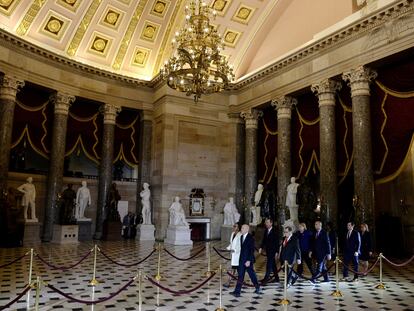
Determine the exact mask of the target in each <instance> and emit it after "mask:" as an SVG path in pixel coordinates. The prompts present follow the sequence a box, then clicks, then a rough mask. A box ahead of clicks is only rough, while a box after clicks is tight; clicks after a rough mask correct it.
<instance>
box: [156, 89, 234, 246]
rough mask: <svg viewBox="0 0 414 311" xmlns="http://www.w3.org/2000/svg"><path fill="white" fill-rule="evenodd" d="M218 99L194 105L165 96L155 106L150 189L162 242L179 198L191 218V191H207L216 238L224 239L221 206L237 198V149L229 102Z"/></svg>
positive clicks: (209, 212)
mask: <svg viewBox="0 0 414 311" xmlns="http://www.w3.org/2000/svg"><path fill="white" fill-rule="evenodd" d="M215 99H216V100H213V101H212V102H213V103H214V104H209V103H197V104H195V103H194V102H192V101H191V100H189V99H183V98H178V97H173V96H166V97H163V98H161V99H160V100H159V101H158V103H156V108H155V113H154V136H153V137H154V138H153V139H154V141H153V146H154V148H153V149H154V150H153V153H154V154H153V181H152V189H153V194H154V195H153V201H154V208H155V218H154V219H156V220H157V221H156V224H155V225H156V228H157V233H156V235H157V238H159V239H162V238H163V237H164V236H165V230H166V227H167V225H168V208H169V207H170V205H171V203H172V201H173V199H174V197H175V196H179V197H180V198H181V199H182V203H183V207H184V209H185V211H186V213H187V215H188V212H189V198H188V196H189V194H190V191H191V189H192V188H202V189H204V192H205V193H206V195H207V198H206V204H205V216H207V217H211V222H212V228H211V232H212V238H213V239H216V238H220V227H221V225H222V221H223V215H222V210H223V206H224V204H225V202H226V201H227V200H228V197H229V196H234V195H235V164H234V163H235V157H234V155H235V153H234V149H235V145H234V126H233V125H232V123H231V122H230V121H229V118H228V116H227V111H228V110H227V109H228V108H227V105H226V102H225V101H222V100H220V96H217V97H216V98H215ZM215 103H217V104H215Z"/></svg>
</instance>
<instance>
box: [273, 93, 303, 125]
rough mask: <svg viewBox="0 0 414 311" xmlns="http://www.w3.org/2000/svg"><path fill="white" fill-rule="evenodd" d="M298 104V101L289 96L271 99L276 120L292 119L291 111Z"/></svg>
mask: <svg viewBox="0 0 414 311" xmlns="http://www.w3.org/2000/svg"><path fill="white" fill-rule="evenodd" d="M297 104H298V100H297V99H296V98H294V97H291V96H281V97H279V98H276V99H273V100H272V103H271V105H272V106H273V107H275V109H276V111H277V119H278V120H279V119H290V118H292V109H293V107H294V106H295V105H297Z"/></svg>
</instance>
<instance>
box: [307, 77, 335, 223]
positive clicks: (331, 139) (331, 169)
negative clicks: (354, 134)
mask: <svg viewBox="0 0 414 311" xmlns="http://www.w3.org/2000/svg"><path fill="white" fill-rule="evenodd" d="M311 89H312V91H313V92H315V93H316V94H317V96H318V99H319V116H320V120H321V121H320V123H319V141H320V149H319V153H320V161H321V162H320V174H321V175H320V189H321V198H323V202H324V203H325V206H326V211H324V212H325V213H326V214H325V215H323V216H324V217H323V218H324V220H327V221H332V222H333V223H334V224H336V223H337V221H338V185H337V167H336V128H335V94H336V91H338V90H340V89H341V83H339V82H336V81H334V80H330V79H326V80H323V81H321V82H320V83H317V84H313V85H312V87H311Z"/></svg>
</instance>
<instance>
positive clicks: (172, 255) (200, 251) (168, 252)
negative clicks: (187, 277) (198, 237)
mask: <svg viewBox="0 0 414 311" xmlns="http://www.w3.org/2000/svg"><path fill="white" fill-rule="evenodd" d="M164 250H165V252H166V253H167V254H168V255H170V256H171V257H173V258H175V259H177V260H180V261H188V260H191V259H193V258H195V257H197V256H198V255H200V254H201V253H202V252H204V248H202V249H200V250H199V251H198V252H197V253H195V254H194V255H192V256H190V257H188V258H180V257H177V256H175V255H174V254H172V253H171V252H170V251H169V250H168V249H166V248H164Z"/></svg>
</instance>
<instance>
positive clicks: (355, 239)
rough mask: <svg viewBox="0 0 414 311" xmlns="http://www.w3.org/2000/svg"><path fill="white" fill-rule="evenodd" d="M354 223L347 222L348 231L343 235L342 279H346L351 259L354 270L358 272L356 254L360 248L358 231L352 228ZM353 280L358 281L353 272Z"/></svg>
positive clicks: (357, 254) (356, 275)
mask: <svg viewBox="0 0 414 311" xmlns="http://www.w3.org/2000/svg"><path fill="white" fill-rule="evenodd" d="M354 226H355V224H354V223H353V222H352V221H351V222H348V224H347V229H348V232H347V233H346V237H345V244H344V270H343V276H344V278H343V280H344V281H349V280H348V265H349V263H350V262H351V261H352V264H353V267H354V271H356V272H358V256H359V254H360V249H361V236H360V235H359V232H358V231H356V230H354ZM353 281H354V282H358V274H357V273H355V274H354V279H353Z"/></svg>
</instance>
